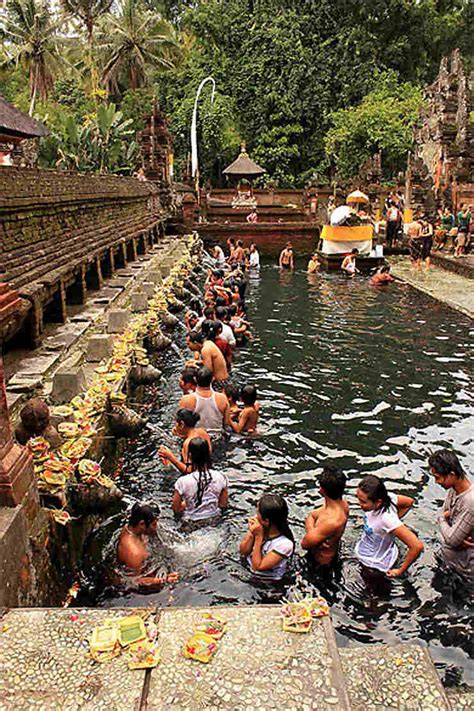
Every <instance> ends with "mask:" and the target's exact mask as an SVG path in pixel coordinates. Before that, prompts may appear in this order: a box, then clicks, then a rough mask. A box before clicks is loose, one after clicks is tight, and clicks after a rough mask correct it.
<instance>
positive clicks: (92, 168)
mask: <svg viewBox="0 0 474 711" xmlns="http://www.w3.org/2000/svg"><path fill="white" fill-rule="evenodd" d="M131 123H132V121H131V120H130V119H127V120H124V118H123V113H122V112H121V111H117V107H116V106H115V104H100V105H99V106H98V108H97V112H96V113H94V114H92V115H90V116H88V117H86V120H85V122H84V123H83V124H78V123H77V122H76V120H75V119H74V117H73V116H72V115H71V114H64V116H63V118H62V122H61V124H62V125H61V126H60V128H59V131H58V132H57V133H56V135H55V139H56V143H57V145H56V150H57V155H58V159H57V161H56V167H58V168H63V169H66V170H71V169H73V170H79V171H83V172H97V171H98V172H100V173H130V172H131V171H132V170H133V168H135V166H136V163H137V156H138V151H139V148H138V144H137V143H136V141H135V140H133V135H134V131H133V130H132V129H131V126H130V124H131Z"/></svg>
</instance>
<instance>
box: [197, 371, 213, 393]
mask: <svg viewBox="0 0 474 711" xmlns="http://www.w3.org/2000/svg"><path fill="white" fill-rule="evenodd" d="M196 383H197V384H198V386H199V387H200V388H208V387H209V386H210V385H211V383H212V370H211V369H210V368H208V367H207V366H205V365H203V366H201V368H198V370H197V373H196Z"/></svg>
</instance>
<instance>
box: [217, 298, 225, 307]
mask: <svg viewBox="0 0 474 711" xmlns="http://www.w3.org/2000/svg"><path fill="white" fill-rule="evenodd" d="M226 303H227V302H226V300H225V299H224V297H223V296H218V297H217V298H216V308H219V306H225V305H226Z"/></svg>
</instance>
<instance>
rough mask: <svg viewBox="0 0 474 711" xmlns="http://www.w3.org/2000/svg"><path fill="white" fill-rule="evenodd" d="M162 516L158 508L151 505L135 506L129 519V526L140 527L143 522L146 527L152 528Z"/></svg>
mask: <svg viewBox="0 0 474 711" xmlns="http://www.w3.org/2000/svg"><path fill="white" fill-rule="evenodd" d="M159 514H160V509H159V508H158V506H153V507H152V506H150V505H149V504H138V503H136V504H133V506H132V510H131V511H130V516H129V518H128V525H129V526H138V524H139V523H140V521H143V523H144V524H145V526H150V525H151V524H152V523H153V521H155V520H156V519H157V518H158V516H159Z"/></svg>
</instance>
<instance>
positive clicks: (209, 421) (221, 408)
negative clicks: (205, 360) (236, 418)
mask: <svg viewBox="0 0 474 711" xmlns="http://www.w3.org/2000/svg"><path fill="white" fill-rule="evenodd" d="M211 382H212V371H211V370H209V368H206V367H205V366H202V367H201V368H199V369H198V370H197V371H196V384H197V387H196V390H195V392H193V393H187V394H186V395H184V396H183V397H182V398H181V400H180V401H179V407H180V408H181V407H184V408H187V409H189V410H192V411H193V412H196V413H197V414H198V415H199V417H200V420H199V424H200V426H201V427H203V428H204V429H205V430H206V431H207V432H208V433H209V434H210V435H211V437H212V436H214V437H215V436H219V435H221V434H222V431H223V429H224V427H225V426H226V425H228V424H229V422H230V411H229V402H228V400H227V398H226V396H225V395H224V393H216V392H215V391H214V390H213V389H212V387H211Z"/></svg>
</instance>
